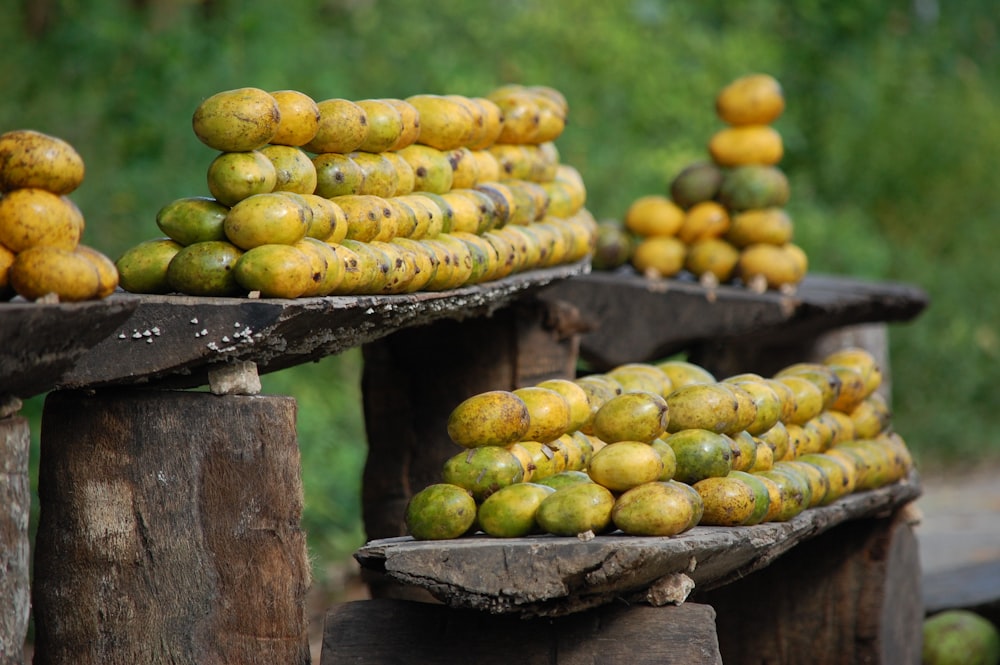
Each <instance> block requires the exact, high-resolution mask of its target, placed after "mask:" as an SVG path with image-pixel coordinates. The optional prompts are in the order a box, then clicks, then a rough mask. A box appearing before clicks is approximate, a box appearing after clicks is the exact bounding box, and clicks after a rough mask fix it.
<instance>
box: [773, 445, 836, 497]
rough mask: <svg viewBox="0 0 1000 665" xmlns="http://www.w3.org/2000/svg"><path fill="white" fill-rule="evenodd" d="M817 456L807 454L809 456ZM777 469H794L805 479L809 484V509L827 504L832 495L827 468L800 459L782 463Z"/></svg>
mask: <svg viewBox="0 0 1000 665" xmlns="http://www.w3.org/2000/svg"><path fill="white" fill-rule="evenodd" d="M815 454H816V453H807V455H815ZM775 468H778V469H794V470H796V471H798V472H800V473H801V474H802V476H803V477H805V479H806V482H808V483H809V505H808V507H809V508H812V507H814V506H820V505H825V504H826V503H827V497H828V495H829V493H830V477H829V476H828V475H827V470H826V468H824V467H820V466H817V465H815V464H807V463H806V462H803V461H801V458H800V457H797V458H795V459H793V460H784V461H780V462H778V463H777V465H776V467H775Z"/></svg>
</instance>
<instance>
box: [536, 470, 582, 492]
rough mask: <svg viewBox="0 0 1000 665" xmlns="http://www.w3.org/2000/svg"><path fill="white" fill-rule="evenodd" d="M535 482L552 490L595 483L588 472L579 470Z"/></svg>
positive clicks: (568, 471) (567, 471)
mask: <svg viewBox="0 0 1000 665" xmlns="http://www.w3.org/2000/svg"><path fill="white" fill-rule="evenodd" d="M535 482H536V483H537V484H539V485H545V486H546V487H551V488H552V489H562V488H563V487H569V486H570V485H576V484H579V483H592V482H594V481H593V480H591V478H590V476H589V475H587V472H586V471H580V470H579V469H566V470H565V471H560V472H558V473H553V474H552V475H549V476H545V477H544V478H540V479H538V480H537V481H535Z"/></svg>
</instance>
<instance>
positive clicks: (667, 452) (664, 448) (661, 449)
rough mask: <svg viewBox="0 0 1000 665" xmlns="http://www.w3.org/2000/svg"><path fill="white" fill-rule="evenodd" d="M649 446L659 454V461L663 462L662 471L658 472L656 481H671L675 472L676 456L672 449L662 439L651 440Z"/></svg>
mask: <svg viewBox="0 0 1000 665" xmlns="http://www.w3.org/2000/svg"><path fill="white" fill-rule="evenodd" d="M649 445H650V447H651V448H652V449H653V450H655V451H656V452H657V454H659V456H660V461H661V462H663V471H661V472H660V477H659V478H657V480H661V481H662V480H673V477H674V474H675V473H676V472H677V455H676V454H675V453H674V449H673V448H671V447H670V444H669V443H667V442H666V441H664V440H663V439H662V438H656V439H653V442H652V443H650V444H649Z"/></svg>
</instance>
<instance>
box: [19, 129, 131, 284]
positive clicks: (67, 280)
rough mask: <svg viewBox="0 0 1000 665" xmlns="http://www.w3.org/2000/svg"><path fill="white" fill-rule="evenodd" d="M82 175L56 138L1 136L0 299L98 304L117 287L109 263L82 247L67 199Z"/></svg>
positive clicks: (78, 218) (79, 223)
mask: <svg viewBox="0 0 1000 665" xmlns="http://www.w3.org/2000/svg"><path fill="white" fill-rule="evenodd" d="M84 172H85V168H84V163H83V158H81V157H80V154H79V153H78V152H77V151H76V149H75V148H74V147H73V146H72V145H70V144H69V143H68V142H66V141H64V140H63V139H61V138H58V137H56V136H50V135H48V134H44V133H42V132H39V131H36V130H33V129H16V130H12V131H9V132H5V133H4V134H0V300H9V299H10V298H12V297H14V296H15V295H19V296H21V297H23V298H25V299H27V300H39V299H53V300H58V301H68V302H72V301H80V300H98V299H101V298H105V297H107V296H109V295H111V294H112V293H113V292H114V290H115V289H116V288H117V287H118V271H117V270H116V269H115V264H114V263H113V262H112V261H111V259H109V258H108V257H107V256H105V255H104V254H102V253H101V252H99V251H97V250H96V249H94V248H92V247H90V246H88V245H84V244H81V238H82V236H83V229H84V217H83V213H82V212H80V209H79V208H78V207H77V206H76V204H75V203H73V201H72V200H71V199H70V198H69V196H68V195H69V194H70V193H71V192H73V191H74V190H75V189H76V188H77V187H79V186H80V185H81V183H83V176H84Z"/></svg>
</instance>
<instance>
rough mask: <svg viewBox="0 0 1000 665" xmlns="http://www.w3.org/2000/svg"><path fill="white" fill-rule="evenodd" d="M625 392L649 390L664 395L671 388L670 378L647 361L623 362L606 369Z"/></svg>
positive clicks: (668, 392)
mask: <svg viewBox="0 0 1000 665" xmlns="http://www.w3.org/2000/svg"><path fill="white" fill-rule="evenodd" d="M607 375H608V376H610V377H611V378H613V379H614V380H615V381H617V382H618V383H620V384H621V386H622V389H623V390H624V391H625V392H642V391H645V392H651V393H655V394H657V395H662V396H663V397H666V396H667V395H668V394H670V392H671V391H672V390H673V384H672V383H671V382H670V379H669V378H668V377H667V375H666V374H664V373H663V372H662V371H661V370H660V369H659V368H658V367H656V366H655V365H651V364H648V363H625V364H622V365H618V366H617V367H613V368H611V369H610V370H608V371H607Z"/></svg>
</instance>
